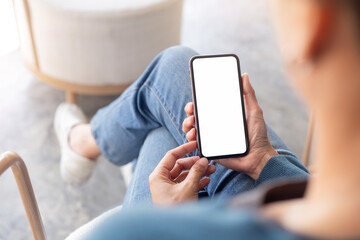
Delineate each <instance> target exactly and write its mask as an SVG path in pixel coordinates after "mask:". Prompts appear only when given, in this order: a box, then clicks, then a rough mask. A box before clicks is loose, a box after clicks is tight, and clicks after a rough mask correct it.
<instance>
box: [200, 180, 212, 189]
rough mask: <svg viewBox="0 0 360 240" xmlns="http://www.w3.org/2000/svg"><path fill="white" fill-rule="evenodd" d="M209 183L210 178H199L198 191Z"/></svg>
mask: <svg viewBox="0 0 360 240" xmlns="http://www.w3.org/2000/svg"><path fill="white" fill-rule="evenodd" d="M209 183H210V178H209V177H205V178H203V179H201V180H200V182H199V191H200V190H201V189H203V188H204V187H206V186H207V185H208V184H209Z"/></svg>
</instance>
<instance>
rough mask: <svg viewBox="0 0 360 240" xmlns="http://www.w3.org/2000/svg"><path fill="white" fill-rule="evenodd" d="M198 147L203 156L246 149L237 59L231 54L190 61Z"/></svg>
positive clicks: (228, 153)
mask: <svg viewBox="0 0 360 240" xmlns="http://www.w3.org/2000/svg"><path fill="white" fill-rule="evenodd" d="M192 70H193V78H194V79H193V80H194V85H195V96H196V103H197V104H196V106H197V117H198V127H199V133H200V148H201V152H202V154H203V155H204V156H205V157H216V156H224V155H232V154H242V153H245V152H246V148H247V146H246V136H245V125H244V118H243V111H242V96H241V91H240V81H239V75H240V73H239V71H238V65H237V60H236V58H235V57H233V56H225V57H209V58H195V59H194V60H193V62H192Z"/></svg>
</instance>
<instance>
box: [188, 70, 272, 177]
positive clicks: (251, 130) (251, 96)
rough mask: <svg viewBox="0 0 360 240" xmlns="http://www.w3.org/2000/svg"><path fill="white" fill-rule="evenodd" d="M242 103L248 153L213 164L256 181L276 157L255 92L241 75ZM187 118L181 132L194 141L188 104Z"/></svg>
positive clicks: (247, 79) (191, 117)
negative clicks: (242, 173)
mask: <svg viewBox="0 0 360 240" xmlns="http://www.w3.org/2000/svg"><path fill="white" fill-rule="evenodd" d="M242 80H243V87H244V88H243V89H244V92H243V94H244V102H245V112H246V122H247V126H248V135H249V148H250V149H249V153H248V154H247V155H246V156H244V157H241V158H239V157H237V158H228V159H220V160H216V161H215V162H217V163H219V164H221V165H223V166H225V167H227V168H230V169H233V170H235V171H238V172H244V173H246V174H247V175H249V176H250V177H252V178H253V179H254V180H256V179H257V178H258V177H259V175H260V173H261V171H262V169H263V168H264V166H265V165H266V163H267V162H268V161H269V159H270V158H271V157H273V156H275V155H278V153H277V152H276V150H275V149H274V148H273V147H272V145H271V143H270V141H269V139H268V137H267V129H266V124H265V120H264V117H263V112H262V109H261V107H260V105H259V103H258V101H257V99H256V95H255V91H254V89H253V88H252V86H251V84H250V81H249V76H248V75H247V74H243V75H242ZM185 112H186V115H187V118H185V120H184V122H183V132H184V133H186V138H187V140H188V141H189V142H190V141H195V140H196V129H195V127H194V124H195V117H194V105H193V103H192V102H189V103H188V104H186V106H185Z"/></svg>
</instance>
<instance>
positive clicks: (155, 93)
mask: <svg viewBox="0 0 360 240" xmlns="http://www.w3.org/2000/svg"><path fill="white" fill-rule="evenodd" d="M144 85H145V86H146V87H147V88H149V89H150V91H151V92H152V93H153V94H154V95H155V97H156V98H157V99H158V101H159V102H160V104H161V106H162V107H163V109H164V110H165V112H166V114H167V115H168V116H169V118H170V120H171V122H172V124H173V125H174V127H175V129H176V131H177V132H178V133H179V136H180V138H181V139H182V141H183V142H185V139H184V138H183V137H182V135H181V133H180V131H179V129H178V128H177V127H176V124H175V122H174V119H173V118H172V117H171V114H170V112H169V111H168V109H167V108H166V107H165V104H164V102H163V101H162V100H161V97H160V94H159V93H158V92H157V91H156V89H155V88H153V87H151V86H150V85H148V84H147V83H144Z"/></svg>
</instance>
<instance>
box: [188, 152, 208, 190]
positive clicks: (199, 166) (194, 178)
mask: <svg viewBox="0 0 360 240" xmlns="http://www.w3.org/2000/svg"><path fill="white" fill-rule="evenodd" d="M208 164H209V161H208V160H207V159H206V158H201V159H200V160H198V161H197V162H196V163H195V164H194V165H193V166H192V168H191V169H190V171H189V175H188V176H187V178H186V180H185V181H186V182H187V183H188V184H196V186H198V185H199V182H200V179H201V178H202V177H203V176H204V174H205V172H206V170H207V167H208Z"/></svg>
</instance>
